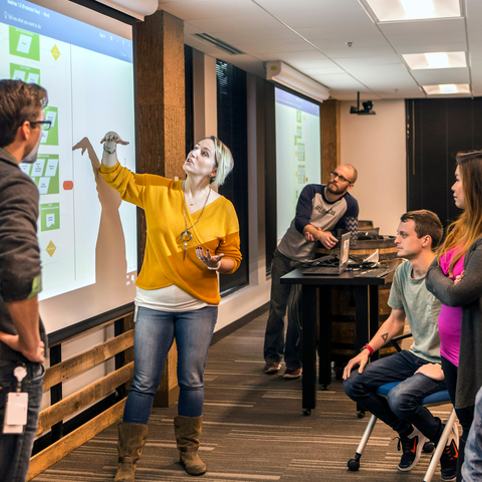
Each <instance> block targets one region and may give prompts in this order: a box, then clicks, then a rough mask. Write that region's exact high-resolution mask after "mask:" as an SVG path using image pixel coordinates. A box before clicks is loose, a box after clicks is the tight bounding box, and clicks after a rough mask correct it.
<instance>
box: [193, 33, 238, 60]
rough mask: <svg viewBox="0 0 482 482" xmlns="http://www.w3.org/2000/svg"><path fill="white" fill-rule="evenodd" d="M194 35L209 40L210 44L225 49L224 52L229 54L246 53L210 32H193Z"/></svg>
mask: <svg viewBox="0 0 482 482" xmlns="http://www.w3.org/2000/svg"><path fill="white" fill-rule="evenodd" d="M193 37H197V38H199V39H201V40H205V41H206V42H209V43H210V44H212V45H214V46H215V47H217V48H218V49H221V50H223V51H224V52H227V53H228V54H231V55H241V54H244V52H241V50H238V49H237V48H236V47H233V46H232V45H229V44H227V43H226V42H223V41H222V40H219V39H218V38H216V37H213V36H212V35H209V34H208V33H195V34H193Z"/></svg>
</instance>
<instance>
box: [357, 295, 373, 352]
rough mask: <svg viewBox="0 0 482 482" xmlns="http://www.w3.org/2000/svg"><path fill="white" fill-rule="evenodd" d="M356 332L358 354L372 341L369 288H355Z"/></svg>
mask: <svg viewBox="0 0 482 482" xmlns="http://www.w3.org/2000/svg"><path fill="white" fill-rule="evenodd" d="M355 330H356V338H355V351H356V353H358V352H359V351H360V350H361V347H362V346H365V345H366V344H367V343H368V342H369V341H370V338H369V336H370V334H369V307H368V286H355Z"/></svg>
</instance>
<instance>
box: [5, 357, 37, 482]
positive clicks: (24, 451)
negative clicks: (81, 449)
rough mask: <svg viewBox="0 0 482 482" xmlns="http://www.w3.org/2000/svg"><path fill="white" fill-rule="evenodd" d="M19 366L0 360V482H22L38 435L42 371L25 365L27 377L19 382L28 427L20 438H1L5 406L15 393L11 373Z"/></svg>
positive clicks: (6, 436) (15, 386)
mask: <svg viewBox="0 0 482 482" xmlns="http://www.w3.org/2000/svg"><path fill="white" fill-rule="evenodd" d="M20 364H21V363H17V362H13V361H4V360H0V424H1V425H0V481H1V482H7V481H8V482H25V480H26V479H27V474H28V467H29V464H30V456H31V455H32V447H33V442H34V440H35V433H36V432H37V424H38V414H39V411H40V403H41V401H42V381H43V375H44V367H43V366H42V365H39V364H38V363H25V367H26V368H27V376H26V377H25V378H24V379H23V381H22V392H26V393H28V413H27V425H26V426H25V430H24V432H23V433H22V434H3V433H2V432H3V420H4V416H5V405H6V402H7V395H8V393H9V392H15V391H16V390H17V385H18V382H17V379H16V378H15V377H14V376H13V370H14V369H15V367H16V366H18V365H20Z"/></svg>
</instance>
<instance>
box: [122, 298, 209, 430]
mask: <svg viewBox="0 0 482 482" xmlns="http://www.w3.org/2000/svg"><path fill="white" fill-rule="evenodd" d="M217 317H218V307H217V306H206V307H204V308H201V309H199V310H192V311H184V312H176V313H170V312H167V311H158V310H151V309H149V308H144V307H142V306H140V307H139V308H138V311H137V321H136V325H135V331H134V380H133V381H132V385H131V388H130V390H129V395H128V396H127V402H126V406H125V409H124V422H127V423H140V424H144V425H145V424H147V421H148V420H149V417H150V415H151V410H152V404H153V402H154V395H155V394H156V390H157V387H158V386H159V383H160V381H161V377H162V370H163V369H164V362H165V361H166V357H167V354H168V352H169V349H170V348H171V346H172V342H173V340H174V337H175V338H176V344H177V352H178V362H177V378H178V383H179V389H180V392H179V402H178V413H179V415H183V416H185V417H199V416H200V415H202V413H203V404H204V384H203V375H204V367H205V366H206V359H207V356H208V350H209V345H210V343H211V339H212V337H213V332H214V326H215V325H216V320H217Z"/></svg>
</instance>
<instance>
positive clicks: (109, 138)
mask: <svg viewBox="0 0 482 482" xmlns="http://www.w3.org/2000/svg"><path fill="white" fill-rule="evenodd" d="M100 143H101V144H104V150H105V151H107V152H108V153H109V154H113V153H114V152H115V151H116V149H117V144H121V145H122V146H127V145H128V144H129V143H128V142H126V141H123V140H122V139H121V137H120V135H119V134H117V132H114V131H109V132H107V134H105V136H104V137H103V139H102V140H101V141H100Z"/></svg>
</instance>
